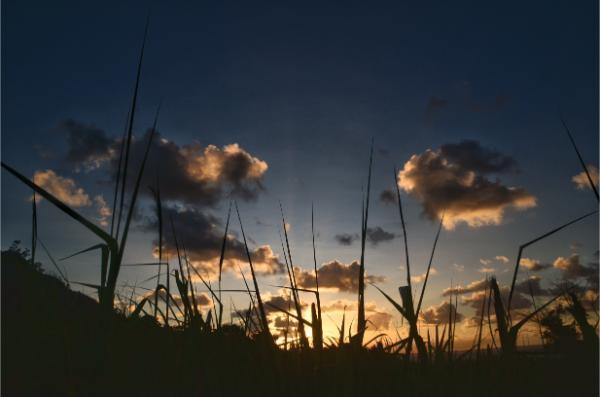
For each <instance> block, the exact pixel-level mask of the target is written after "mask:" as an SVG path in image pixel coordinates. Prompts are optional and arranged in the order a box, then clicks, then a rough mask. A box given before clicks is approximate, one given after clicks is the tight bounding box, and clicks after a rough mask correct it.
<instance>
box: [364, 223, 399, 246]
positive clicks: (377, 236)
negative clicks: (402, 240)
mask: <svg viewBox="0 0 600 397" xmlns="http://www.w3.org/2000/svg"><path fill="white" fill-rule="evenodd" d="M394 238H396V235H395V234H394V233H391V232H388V231H385V230H383V229H382V228H381V227H379V226H375V227H374V228H367V241H368V242H369V243H371V245H373V246H376V245H378V244H379V243H383V242H386V241H391V240H393V239H394Z"/></svg>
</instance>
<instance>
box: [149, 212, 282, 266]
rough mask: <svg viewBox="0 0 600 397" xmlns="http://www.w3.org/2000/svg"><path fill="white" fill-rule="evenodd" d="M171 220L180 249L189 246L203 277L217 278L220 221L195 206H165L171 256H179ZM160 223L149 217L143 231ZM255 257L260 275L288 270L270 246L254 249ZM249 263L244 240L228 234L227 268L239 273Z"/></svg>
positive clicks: (166, 251) (166, 243)
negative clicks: (239, 268)
mask: <svg viewBox="0 0 600 397" xmlns="http://www.w3.org/2000/svg"><path fill="white" fill-rule="evenodd" d="M171 220H172V221H173V225H174V229H175V233H176V235H177V240H178V242H179V245H180V249H183V247H184V246H185V249H186V251H187V254H188V256H189V258H190V261H191V263H192V265H193V266H194V267H195V268H196V269H198V270H199V271H200V272H201V273H203V276H204V274H206V276H207V277H214V276H215V275H216V274H217V273H218V262H219V258H220V256H221V245H222V243H223V230H222V228H221V226H220V222H219V220H218V219H217V218H216V217H214V216H212V215H210V214H207V213H206V212H202V211H200V210H197V209H194V208H187V209H181V208H173V207H170V206H165V207H163V224H164V225H163V227H164V231H163V239H164V241H163V245H164V247H163V253H164V254H169V255H171V256H173V255H176V246H175V239H174V237H173V233H172V228H171V223H170V221H171ZM157 225H158V220H157V219H146V220H145V223H144V225H143V227H142V230H144V231H147V232H157V227H158V226H157ZM154 245H155V247H156V248H155V251H156V250H157V247H158V241H156V240H155V241H154ZM182 254H183V252H182ZM251 258H252V264H253V266H254V269H255V271H256V272H257V273H259V274H263V275H271V274H279V273H281V272H282V271H283V269H284V265H283V263H282V262H281V261H280V260H279V256H278V255H276V254H275V253H274V252H273V250H272V249H271V247H270V246H268V245H263V246H259V247H257V248H255V249H251ZM246 263H247V256H246V250H245V247H244V243H243V242H241V241H240V240H238V239H237V238H235V237H234V236H232V235H228V237H227V247H226V250H225V261H224V263H223V269H224V270H226V271H227V270H231V271H233V272H237V270H238V269H237V266H238V265H245V264H246Z"/></svg>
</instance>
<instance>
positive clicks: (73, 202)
mask: <svg viewBox="0 0 600 397" xmlns="http://www.w3.org/2000/svg"><path fill="white" fill-rule="evenodd" d="M33 181H34V182H35V183H36V184H37V185H39V186H41V187H42V188H44V189H45V190H47V191H48V192H49V193H52V195H54V196H55V197H56V198H58V199H59V200H60V201H62V202H63V203H65V204H67V205H69V206H71V207H89V206H90V205H92V201H91V200H90V197H89V196H88V194H87V193H86V192H85V191H84V190H83V188H80V187H77V184H76V183H75V181H74V180H73V179H71V178H65V177H62V176H60V175H57V174H56V173H55V172H54V171H52V170H45V171H36V172H35V174H34V175H33Z"/></svg>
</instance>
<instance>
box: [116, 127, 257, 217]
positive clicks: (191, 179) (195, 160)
mask: <svg viewBox="0 0 600 397" xmlns="http://www.w3.org/2000/svg"><path fill="white" fill-rule="evenodd" d="M147 139H148V133H146V135H145V136H144V138H143V139H141V140H135V141H134V142H133V145H132V153H131V163H130V164H133V165H135V167H134V169H137V165H138V164H140V163H141V160H142V157H143V153H144V150H145V147H146V143H147ZM150 156H151V159H150V161H149V162H148V164H147V168H146V170H145V171H144V179H145V180H144V181H143V182H142V186H155V185H156V178H157V176H158V178H159V181H160V182H159V183H160V189H161V196H162V198H163V200H165V201H179V202H183V203H185V204H186V205H189V206H195V207H201V206H214V205H216V204H217V203H218V202H219V201H220V200H221V199H223V198H225V197H227V196H229V195H230V194H233V195H235V196H236V197H239V198H241V199H243V200H254V199H256V198H257V197H258V194H259V193H260V192H261V191H263V190H264V188H263V185H262V177H263V176H264V174H265V172H266V171H267V169H268V165H267V163H266V162H265V161H263V160H261V159H259V158H257V157H254V156H252V155H251V154H250V153H248V152H247V151H245V150H244V149H242V148H241V147H240V146H239V145H238V144H237V143H233V144H230V145H225V146H223V148H222V149H219V148H217V147H216V146H214V145H208V146H206V147H202V146H201V145H200V144H192V145H184V146H178V145H177V144H175V143H174V142H171V141H168V140H166V139H163V138H161V137H160V134H157V135H156V136H155V138H154V141H153V146H152V148H151V152H150ZM116 167H117V161H116V159H115V160H113V162H112V170H113V174H114V173H115V170H116ZM131 181H132V182H133V178H132V179H131ZM143 192H144V193H146V194H149V192H147V189H144V190H143Z"/></svg>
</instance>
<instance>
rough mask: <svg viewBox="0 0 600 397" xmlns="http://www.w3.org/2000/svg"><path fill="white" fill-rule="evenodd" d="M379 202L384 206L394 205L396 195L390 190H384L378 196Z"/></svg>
mask: <svg viewBox="0 0 600 397" xmlns="http://www.w3.org/2000/svg"><path fill="white" fill-rule="evenodd" d="M379 200H381V202H382V203H384V204H390V205H393V204H396V203H397V201H396V194H394V192H392V189H385V190H383V191H382V192H381V193H380V194H379Z"/></svg>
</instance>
